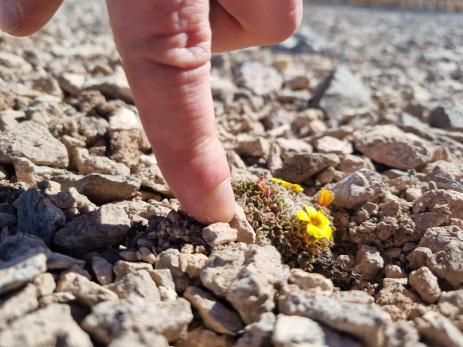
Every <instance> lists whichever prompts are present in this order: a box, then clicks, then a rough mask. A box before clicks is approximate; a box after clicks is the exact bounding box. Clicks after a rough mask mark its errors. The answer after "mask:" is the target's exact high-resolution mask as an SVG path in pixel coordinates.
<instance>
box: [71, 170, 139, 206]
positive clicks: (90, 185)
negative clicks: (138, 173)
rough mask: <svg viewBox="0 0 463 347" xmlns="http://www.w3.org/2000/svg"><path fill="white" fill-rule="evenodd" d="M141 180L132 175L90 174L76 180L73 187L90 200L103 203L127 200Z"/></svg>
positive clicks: (137, 187)
mask: <svg viewBox="0 0 463 347" xmlns="http://www.w3.org/2000/svg"><path fill="white" fill-rule="evenodd" d="M140 184H141V182H140V181H139V180H138V179H136V178H134V177H133V176H110V175H103V174H98V173H95V174H90V175H87V176H85V177H83V178H81V179H80V180H78V181H77V182H75V187H76V189H77V190H78V191H79V193H81V194H83V195H85V196H87V197H88V198H89V199H90V200H91V201H93V202H95V203H98V204H104V203H108V202H113V201H121V200H127V199H129V198H131V197H132V196H134V195H135V193H136V192H138V190H139V189H140Z"/></svg>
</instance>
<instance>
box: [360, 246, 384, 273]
mask: <svg viewBox="0 0 463 347" xmlns="http://www.w3.org/2000/svg"><path fill="white" fill-rule="evenodd" d="M355 263H356V264H355V267H354V271H355V272H356V273H358V274H359V275H360V276H361V277H362V278H363V279H366V280H369V279H373V278H374V277H375V276H376V275H377V273H378V272H379V271H380V270H381V269H382V268H383V267H384V259H383V258H382V257H381V254H380V253H379V251H378V250H377V249H376V248H375V247H371V246H367V245H361V246H360V248H359V250H358V251H357V255H356V257H355Z"/></svg>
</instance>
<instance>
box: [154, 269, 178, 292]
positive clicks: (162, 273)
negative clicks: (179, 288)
mask: <svg viewBox="0 0 463 347" xmlns="http://www.w3.org/2000/svg"><path fill="white" fill-rule="evenodd" d="M149 274H150V275H151V278H152V280H153V281H154V282H155V283H156V285H157V286H158V287H165V288H167V289H170V290H173V291H175V283H174V279H173V278H172V274H171V273H170V271H169V270H168V269H154V270H151V271H149Z"/></svg>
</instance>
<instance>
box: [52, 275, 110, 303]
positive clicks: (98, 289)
mask: <svg viewBox="0 0 463 347" xmlns="http://www.w3.org/2000/svg"><path fill="white" fill-rule="evenodd" d="M56 291H57V292H69V293H71V294H72V295H74V296H75V297H76V299H77V300H78V301H79V302H80V303H81V304H82V305H86V306H88V307H93V306H94V305H96V304H98V303H100V302H104V301H117V295H116V294H114V292H112V291H111V290H109V289H106V288H104V287H102V286H100V285H99V284H97V283H95V282H92V281H90V280H88V279H87V278H85V277H84V276H81V275H79V274H77V273H75V272H65V273H62V274H61V276H60V277H59V280H58V284H57V285H56Z"/></svg>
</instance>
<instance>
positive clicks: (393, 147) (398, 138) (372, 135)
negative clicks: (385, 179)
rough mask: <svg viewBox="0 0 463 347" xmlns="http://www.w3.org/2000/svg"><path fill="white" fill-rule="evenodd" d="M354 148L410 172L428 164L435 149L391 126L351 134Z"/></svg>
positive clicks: (413, 135)
mask: <svg viewBox="0 0 463 347" xmlns="http://www.w3.org/2000/svg"><path fill="white" fill-rule="evenodd" d="M354 143H355V148H356V149H357V150H359V151H360V152H362V153H363V154H364V155H366V156H367V157H368V158H370V159H372V160H374V161H376V162H378V163H381V164H384V165H387V166H390V167H393V168H396V169H403V170H408V169H414V168H417V167H420V166H424V165H425V164H427V163H429V162H431V161H432V160H433V158H434V154H435V147H434V145H432V144H431V143H429V142H427V141H425V140H423V139H422V138H420V137H418V136H416V135H415V134H412V133H406V132H404V131H402V130H401V129H399V128H398V127H396V126H395V125H377V126H374V127H367V128H364V129H362V130H357V131H356V132H354Z"/></svg>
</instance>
